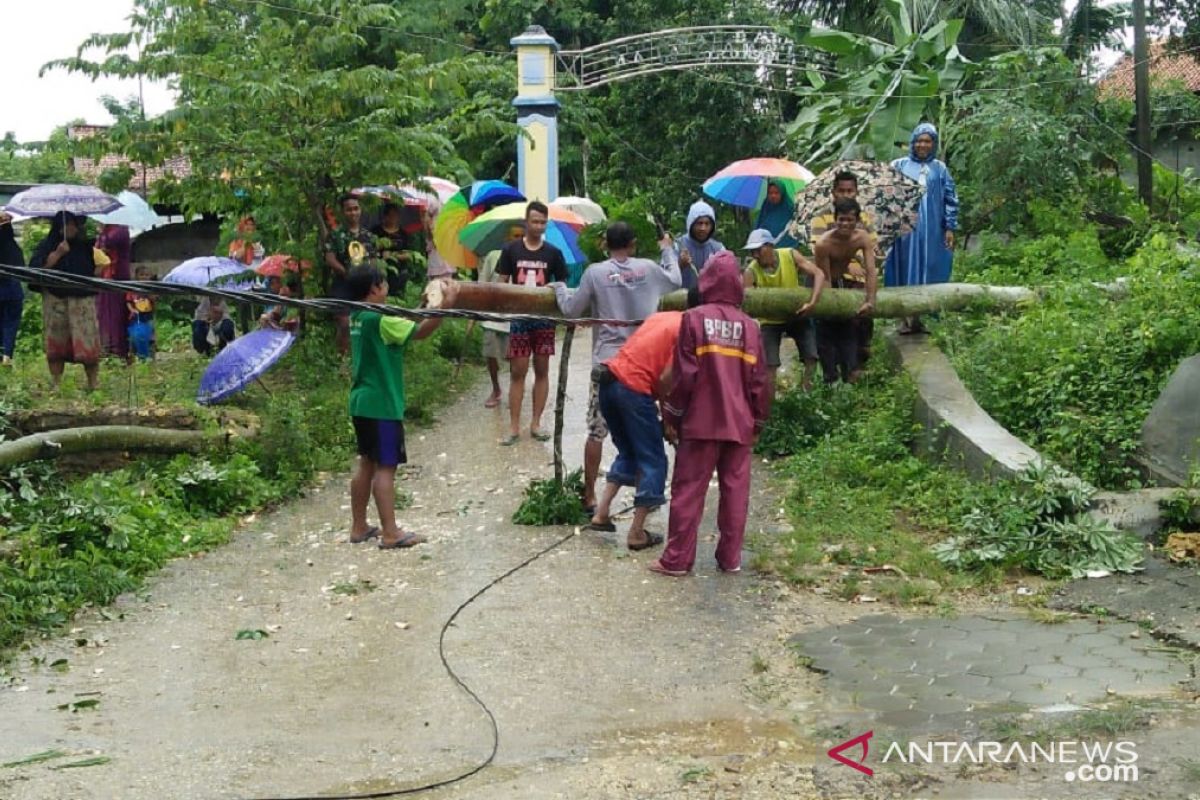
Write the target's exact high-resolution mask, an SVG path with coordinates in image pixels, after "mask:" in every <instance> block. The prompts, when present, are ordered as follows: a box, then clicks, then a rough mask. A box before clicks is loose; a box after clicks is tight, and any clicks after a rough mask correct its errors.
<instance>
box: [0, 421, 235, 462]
mask: <svg viewBox="0 0 1200 800" xmlns="http://www.w3.org/2000/svg"><path fill="white" fill-rule="evenodd" d="M225 439H226V436H225V434H224V433H210V432H208V431H186V430H170V429H164V428H142V427H138V426H136V425H94V426H91V427H86V428H65V429H63V430H57V431H45V432H43V433H34V434H31V435H29V436H23V437H21V438H20V439H14V440H13V441H11V442H4V443H2V444H0V468H3V467H11V466H12V465H14V464H21V463H24V462H26V461H38V460H42V459H50V458H58V457H59V456H61V455H66V454H69V453H90V452H96V451H102V450H137V451H144V452H155V453H178V452H181V451H197V450H201V449H204V448H208V447H213V446H218V445H221V444H223V443H224V442H225Z"/></svg>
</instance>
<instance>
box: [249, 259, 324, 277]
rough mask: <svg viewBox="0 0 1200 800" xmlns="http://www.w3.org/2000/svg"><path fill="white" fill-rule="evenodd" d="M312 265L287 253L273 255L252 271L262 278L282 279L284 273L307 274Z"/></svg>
mask: <svg viewBox="0 0 1200 800" xmlns="http://www.w3.org/2000/svg"><path fill="white" fill-rule="evenodd" d="M310 267H312V264H311V263H310V262H308V261H301V260H300V259H298V258H296V257H295V256H289V255H288V254H287V253H273V254H272V255H269V256H267V257H266V258H264V259H263V260H262V263H260V264H259V265H258V266H257V267H255V268H254V271H255V272H257V273H258V274H259V275H262V276H263V277H264V278H282V277H283V273H284V272H297V273H298V272H301V271H304V272H307V271H308V270H309V268H310Z"/></svg>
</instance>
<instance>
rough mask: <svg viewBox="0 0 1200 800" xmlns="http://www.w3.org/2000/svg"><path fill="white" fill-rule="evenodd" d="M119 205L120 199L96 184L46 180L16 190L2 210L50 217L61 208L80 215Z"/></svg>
mask: <svg viewBox="0 0 1200 800" xmlns="http://www.w3.org/2000/svg"><path fill="white" fill-rule="evenodd" d="M120 207H121V201H120V200H118V199H117V198H115V197H113V196H112V195H111V194H105V193H104V192H102V191H100V190H99V189H97V188H96V187H95V186H76V185H74V184H70V183H47V184H45V185H44V186H34V187H33V188H32V189H26V190H25V191H23V192H17V193H16V194H15V195H13V198H12V200H9V201H8V205H6V206H5V207H4V210H5V211H10V212H12V213H13V214H20V215H21V216H24V217H53V216H56V215H58V214H61V213H62V212H64V211H68V212H70V213H72V214H78V215H80V216H88V215H89V214H106V213H108V212H109V211H116V210H117V209H118V208H120Z"/></svg>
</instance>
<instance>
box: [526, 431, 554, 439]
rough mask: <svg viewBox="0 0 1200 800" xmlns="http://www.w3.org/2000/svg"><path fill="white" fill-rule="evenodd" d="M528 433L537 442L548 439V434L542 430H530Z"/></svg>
mask: <svg viewBox="0 0 1200 800" xmlns="http://www.w3.org/2000/svg"><path fill="white" fill-rule="evenodd" d="M529 435H530V436H532V437H533V438H534V439H537V440H538V441H539V442H548V441H550V434H548V433H545V432H543V431H530V432H529Z"/></svg>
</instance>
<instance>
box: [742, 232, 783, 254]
mask: <svg viewBox="0 0 1200 800" xmlns="http://www.w3.org/2000/svg"><path fill="white" fill-rule="evenodd" d="M764 244H775V237H774V236H773V235H772V234H771V232H770V231H769V230H767V229H766V228H756V229H754V230H752V231H750V238H749V239H747V240H746V243H745V244H744V245H742V249H743V250H757V249H758V248H760V247H762V246H763V245H764Z"/></svg>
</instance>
